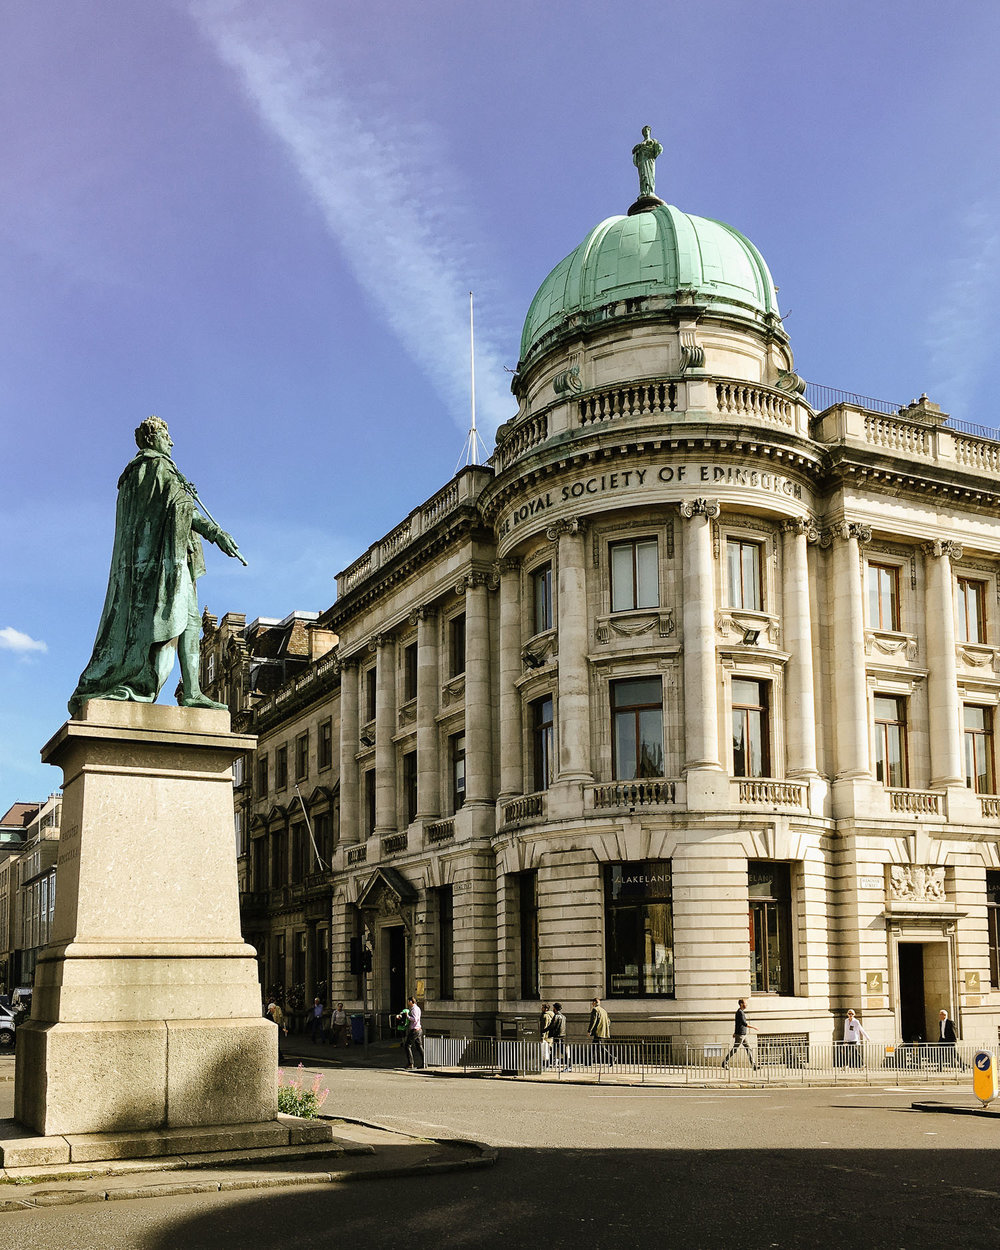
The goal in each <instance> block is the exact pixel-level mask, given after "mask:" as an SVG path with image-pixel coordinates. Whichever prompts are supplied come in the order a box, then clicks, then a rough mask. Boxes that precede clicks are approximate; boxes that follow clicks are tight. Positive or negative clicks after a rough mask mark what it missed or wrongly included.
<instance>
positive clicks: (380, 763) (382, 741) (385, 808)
mask: <svg viewBox="0 0 1000 1250" xmlns="http://www.w3.org/2000/svg"><path fill="white" fill-rule="evenodd" d="M369 645H370V646H371V647H372V649H373V650H374V651H376V653H377V655H378V661H377V663H378V669H377V672H376V677H375V833H376V834H377V835H379V836H380V837H381V836H382V835H383V834H386V833H395V832H396V744H395V742H394V741H393V737H394V735H395V732H396V640H395V638H393V637H392V636H391V635H389V634H380V635H378V636H377V637H376V638H374V639H372V642H371V643H370V644H369Z"/></svg>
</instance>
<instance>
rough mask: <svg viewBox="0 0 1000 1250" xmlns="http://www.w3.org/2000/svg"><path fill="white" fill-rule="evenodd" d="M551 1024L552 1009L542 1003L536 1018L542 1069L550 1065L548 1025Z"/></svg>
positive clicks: (550, 1048) (550, 1051) (550, 1045)
mask: <svg viewBox="0 0 1000 1250" xmlns="http://www.w3.org/2000/svg"><path fill="white" fill-rule="evenodd" d="M551 1023H552V1008H551V1007H550V1006H549V1004H548V1003H542V1011H541V1014H540V1015H539V1017H538V1036H539V1037H540V1038H541V1039H542V1067H543V1068H547V1067H549V1065H550V1064H551V1063H552V1043H551V1042H550V1041H549V1025H550V1024H551Z"/></svg>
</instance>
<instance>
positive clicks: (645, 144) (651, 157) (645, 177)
mask: <svg viewBox="0 0 1000 1250" xmlns="http://www.w3.org/2000/svg"><path fill="white" fill-rule="evenodd" d="M652 135H653V132H652V130H651V129H650V127H649V126H643V128H642V142H641V143H637V144H636V145H635V147H634V148H633V149H632V163H633V165H635V167H636V169H638V171H639V196H640V198H645V197H648V196H652V195H653V194H654V188H655V186H656V158H657V157H658V156H662V155H663V144H662V143H658V142H657V141H656V140H655V139H654V138H653V137H652Z"/></svg>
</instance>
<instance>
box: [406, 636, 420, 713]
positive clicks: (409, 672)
mask: <svg viewBox="0 0 1000 1250" xmlns="http://www.w3.org/2000/svg"><path fill="white" fill-rule="evenodd" d="M416 697H417V644H416V643H415V642H411V643H410V645H409V646H408V647H404V649H403V702H404V703H409V702H410V700H411V699H415V698H416Z"/></svg>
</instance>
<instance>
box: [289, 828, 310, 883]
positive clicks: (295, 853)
mask: <svg viewBox="0 0 1000 1250" xmlns="http://www.w3.org/2000/svg"><path fill="white" fill-rule="evenodd" d="M305 872H306V827H305V825H304V824H303V823H302V822H301V821H300V822H299V823H298V824H296V825H292V875H291V880H292V881H301V880H302V878H303V877H304V876H305Z"/></svg>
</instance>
